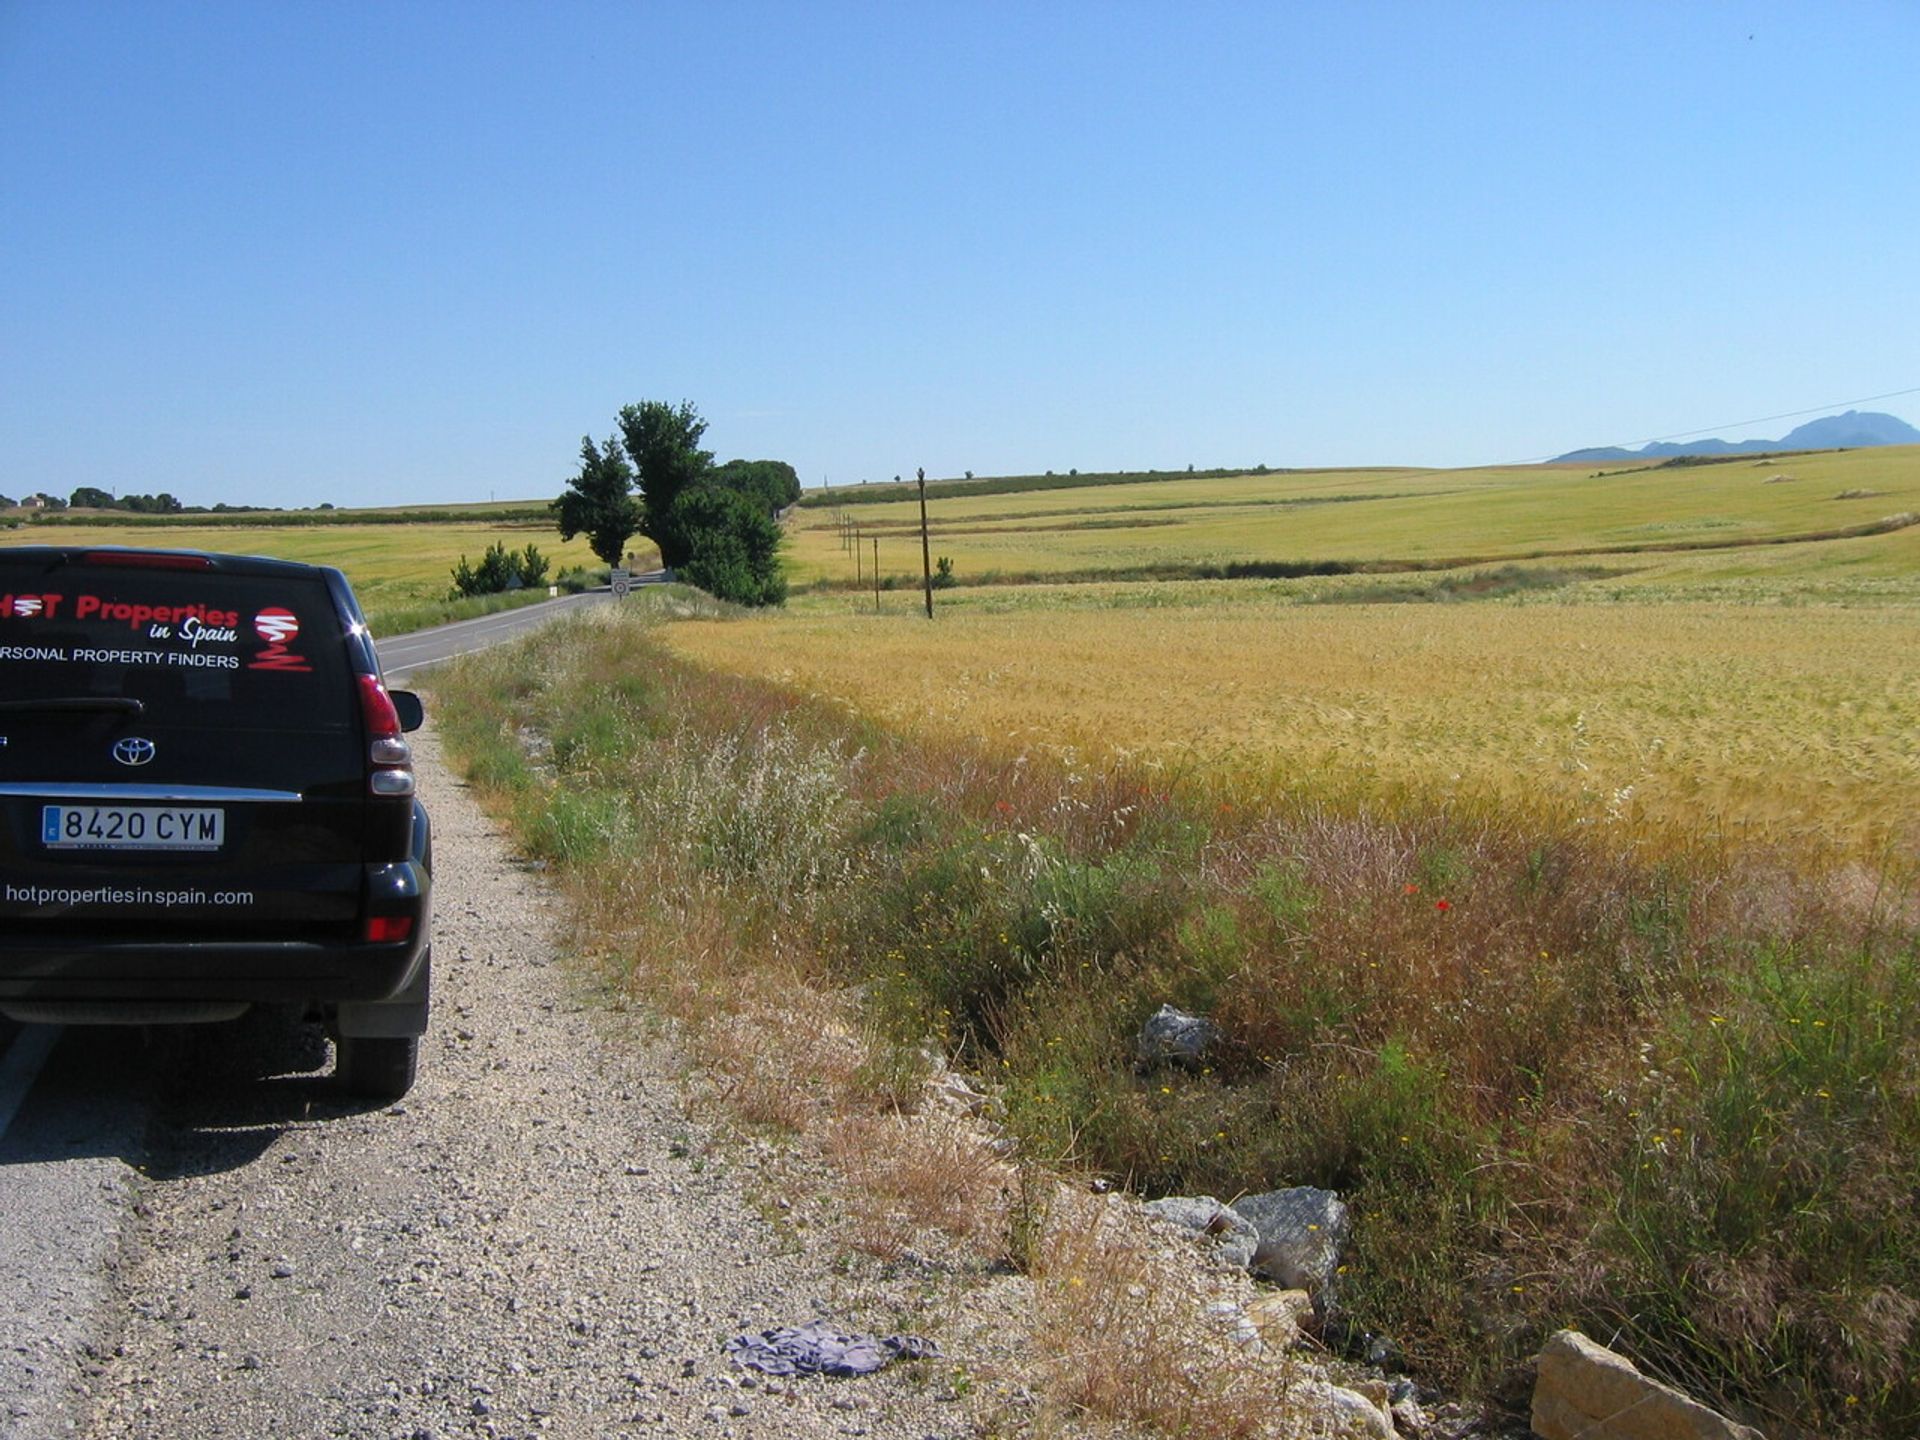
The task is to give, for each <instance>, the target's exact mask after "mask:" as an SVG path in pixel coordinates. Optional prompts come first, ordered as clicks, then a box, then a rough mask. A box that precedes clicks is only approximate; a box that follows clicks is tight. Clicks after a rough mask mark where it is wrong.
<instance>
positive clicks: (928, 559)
mask: <svg viewBox="0 0 1920 1440" xmlns="http://www.w3.org/2000/svg"><path fill="white" fill-rule="evenodd" d="M920 578H921V581H922V582H923V584H924V585H925V587H926V592H927V618H928V619H929V620H931V619H932V618H933V553H932V551H931V550H930V549H928V547H927V470H926V467H925V466H924V465H923V466H921V467H920Z"/></svg>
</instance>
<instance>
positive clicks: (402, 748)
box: [360, 675, 413, 796]
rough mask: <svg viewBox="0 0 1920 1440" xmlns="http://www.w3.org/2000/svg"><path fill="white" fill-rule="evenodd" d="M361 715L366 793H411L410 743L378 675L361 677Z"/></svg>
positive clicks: (386, 794) (388, 794)
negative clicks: (365, 750)
mask: <svg viewBox="0 0 1920 1440" xmlns="http://www.w3.org/2000/svg"><path fill="white" fill-rule="evenodd" d="M360 718H361V720H362V722H363V723H364V725H365V728H366V732H367V793H368V794H370V795H381V796H395V795H411V794H413V747H412V746H411V745H409V744H407V739H406V734H405V732H404V731H402V730H401V728H400V712H399V711H397V710H395V709H394V708H393V697H392V696H390V695H388V694H387V687H386V686H384V685H382V684H381V683H380V677H379V676H378V675H362V676H361V677H360Z"/></svg>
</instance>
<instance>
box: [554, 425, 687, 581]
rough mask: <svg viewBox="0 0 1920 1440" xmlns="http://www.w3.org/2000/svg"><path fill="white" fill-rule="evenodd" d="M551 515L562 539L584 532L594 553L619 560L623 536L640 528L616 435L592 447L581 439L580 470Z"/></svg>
mask: <svg viewBox="0 0 1920 1440" xmlns="http://www.w3.org/2000/svg"><path fill="white" fill-rule="evenodd" d="M553 513H554V514H555V515H556V516H557V517H558V518H559V521H560V538H561V539H562V540H571V539H573V537H574V536H576V535H585V536H586V537H587V543H588V544H589V545H591V546H592V547H593V553H594V554H596V555H598V556H599V557H600V558H601V559H602V560H604V561H606V562H607V564H609V565H618V564H619V563H620V557H621V556H623V555H624V554H626V550H627V540H628V539H629V538H630V537H631V536H632V535H633V533H634V531H636V530H642V529H644V528H645V527H644V525H643V524H642V519H643V516H642V512H641V508H640V502H639V500H637V499H635V498H634V494H633V467H632V466H630V465H629V464H627V457H626V456H625V455H623V454H622V453H621V452H620V441H619V439H618V438H617V437H615V436H612V435H609V436H608V437H607V443H606V445H605V446H604V447H602V446H599V445H595V444H594V443H593V437H592V436H591V435H582V436H581V437H580V473H579V474H578V475H576V476H574V477H573V478H572V479H571V480H569V481H568V482H567V488H566V490H565V491H563V492H562V493H561V495H560V498H559V499H557V500H555V501H554V502H553ZM667 563H668V564H672V563H673V562H672V561H668V562H667Z"/></svg>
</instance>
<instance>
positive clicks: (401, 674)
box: [378, 590, 609, 685]
mask: <svg viewBox="0 0 1920 1440" xmlns="http://www.w3.org/2000/svg"><path fill="white" fill-rule="evenodd" d="M608 598H609V596H608V593H607V592H606V591H604V590H589V591H587V592H586V593H585V594H583V595H567V596H563V597H562V598H561V599H558V600H549V601H546V602H545V603H543V604H539V605H528V606H525V607H523V608H522V609H519V610H503V611H501V612H500V613H499V614H498V615H483V616H481V617H480V618H479V619H478V620H459V621H455V622H454V623H453V624H451V625H437V626H435V627H434V628H433V629H431V630H416V631H414V632H413V633H412V634H411V635H395V636H393V637H392V638H391V639H386V640H381V641H379V646H378V648H379V651H380V668H381V669H382V670H384V671H385V672H386V676H387V683H388V684H390V685H404V684H405V683H406V682H407V681H408V680H409V679H411V678H412V676H413V675H414V674H415V673H416V672H417V671H421V670H424V669H426V668H427V667H428V666H430V665H438V664H439V663H441V662H442V661H443V660H451V659H453V658H454V657H455V656H457V655H466V654H470V653H472V652H473V651H475V650H484V649H486V648H487V647H488V646H489V645H498V644H499V643H500V642H501V641H503V640H510V639H512V638H513V637H514V636H516V635H520V634H524V633H525V632H526V631H528V630H533V629H536V628H538V627H539V626H541V625H545V624H546V623H547V622H548V621H550V620H552V619H553V618H554V617H555V616H557V615H563V614H565V613H566V612H567V611H569V610H574V609H578V608H579V607H580V606H582V605H599V604H604V603H605V602H606V601H607V599H608Z"/></svg>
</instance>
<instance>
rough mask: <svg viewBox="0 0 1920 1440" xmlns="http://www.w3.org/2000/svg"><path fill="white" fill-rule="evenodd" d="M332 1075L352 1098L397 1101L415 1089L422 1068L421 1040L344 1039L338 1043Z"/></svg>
mask: <svg viewBox="0 0 1920 1440" xmlns="http://www.w3.org/2000/svg"><path fill="white" fill-rule="evenodd" d="M335 1048H336V1050H337V1051H338V1056H337V1058H336V1059H335V1061H334V1065H333V1075H334V1079H335V1080H337V1081H338V1082H339V1083H340V1085H341V1086H342V1087H343V1088H344V1089H345V1090H346V1092H347V1093H348V1094H349V1095H358V1096H361V1097H362V1098H363V1099H367V1100H398V1099H400V1097H401V1096H403V1095H405V1094H406V1093H407V1091H409V1090H411V1089H412V1088H413V1078H414V1073H415V1071H416V1070H417V1069H418V1067H419V1064H420V1037H419V1036H418V1035H408V1036H405V1037H403V1038H396V1037H389V1036H379V1037H377V1038H376V1037H369V1036H360V1037H358V1038H351V1037H345V1038H342V1039H341V1040H339V1041H337V1042H336V1045H335Z"/></svg>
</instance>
